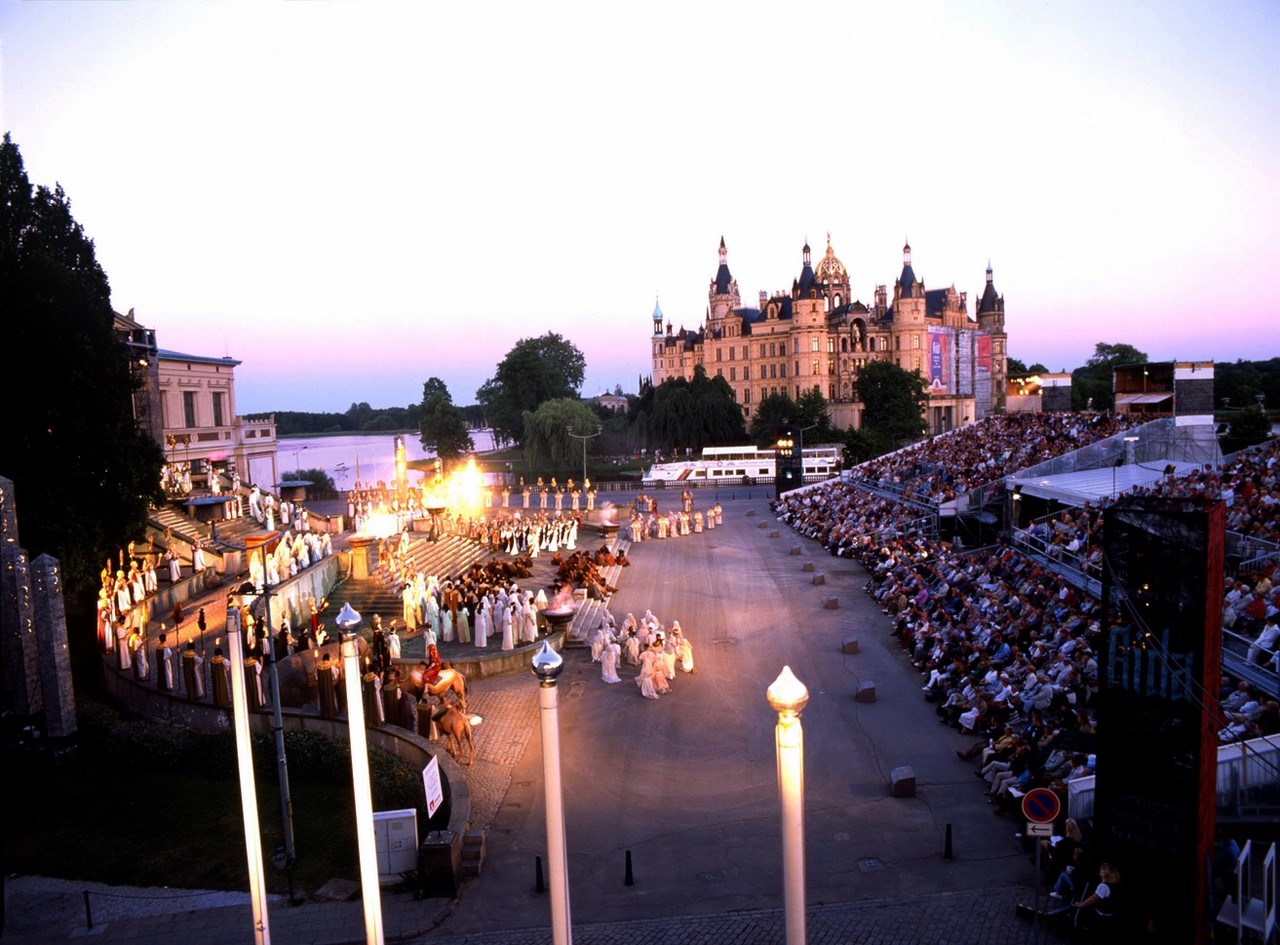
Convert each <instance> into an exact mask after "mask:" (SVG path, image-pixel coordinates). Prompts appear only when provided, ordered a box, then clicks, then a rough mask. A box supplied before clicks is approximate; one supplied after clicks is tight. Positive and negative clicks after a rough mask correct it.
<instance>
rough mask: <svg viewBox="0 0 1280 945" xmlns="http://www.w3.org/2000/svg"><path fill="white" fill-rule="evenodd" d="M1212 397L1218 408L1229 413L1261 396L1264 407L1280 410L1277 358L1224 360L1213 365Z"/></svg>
mask: <svg viewBox="0 0 1280 945" xmlns="http://www.w3.org/2000/svg"><path fill="white" fill-rule="evenodd" d="M1214 368H1215V369H1214V375H1213V388H1214V396H1216V397H1217V398H1218V402H1217V404H1215V406H1217V407H1223V400H1224V399H1225V400H1226V405H1225V409H1226V410H1228V411H1231V412H1234V411H1236V410H1239V409H1241V408H1244V407H1248V406H1250V405H1251V404H1252V405H1256V404H1257V403H1258V395H1259V394H1261V395H1262V402H1263V406H1264V407H1265V408H1269V409H1271V410H1276V409H1280V357H1278V358H1269V359H1267V360H1266V361H1236V362H1235V363H1231V362H1223V363H1221V364H1217V365H1215V366H1214Z"/></svg>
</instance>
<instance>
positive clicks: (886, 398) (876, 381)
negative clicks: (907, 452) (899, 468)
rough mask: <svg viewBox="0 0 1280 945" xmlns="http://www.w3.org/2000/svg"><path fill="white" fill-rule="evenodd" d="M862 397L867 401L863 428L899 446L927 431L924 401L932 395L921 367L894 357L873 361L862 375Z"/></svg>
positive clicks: (859, 387)
mask: <svg viewBox="0 0 1280 945" xmlns="http://www.w3.org/2000/svg"><path fill="white" fill-rule="evenodd" d="M857 387H858V399H860V400H861V401H862V403H863V405H864V410H863V414H862V428H863V429H864V430H866V431H867V432H869V433H874V434H876V435H878V436H879V437H881V438H882V439H883V440H884V441H885V443H887V445H888V447H889V449H891V450H893V449H897V448H898V447H900V446H903V445H905V444H907V443H910V442H911V441H912V440H916V439H918V438H919V437H921V436H923V435H924V432H925V430H926V429H927V427H926V425H925V420H924V405H925V403H926V402H927V401H928V399H929V394H928V391H927V389H926V388H925V381H924V378H923V377H922V376H921V375H920V372H919V371H907V370H905V369H903V368H901V367H899V366H898V365H896V364H894V363H893V362H892V361H872V362H871V363H870V364H868V365H867V366H866V367H864V368H863V369H862V371H861V373H859V375H858V382H857Z"/></svg>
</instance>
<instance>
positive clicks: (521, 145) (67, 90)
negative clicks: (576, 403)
mask: <svg viewBox="0 0 1280 945" xmlns="http://www.w3.org/2000/svg"><path fill="white" fill-rule="evenodd" d="M0 42H2V43H3V62H2V64H0V77H2V79H3V92H2V95H3V97H2V99H0V117H2V118H3V128H4V130H7V131H9V132H10V133H11V134H12V135H13V139H14V141H15V142H16V144H17V145H18V147H19V148H20V149H21V152H22V155H23V158H24V160H25V162H26V168H27V173H28V175H29V176H30V178H31V180H32V182H33V183H37V184H46V185H50V186H52V185H53V184H54V183H55V182H60V183H61V184H62V185H63V187H64V188H65V189H66V192H67V195H68V197H69V198H70V200H71V206H72V212H73V214H74V215H75V217H76V219H77V220H78V221H79V222H80V223H81V224H82V225H83V226H84V228H85V230H86V232H87V233H88V235H89V236H90V237H92V238H93V239H94V241H95V243H96V246H97V252H98V259H99V261H100V262H101V264H102V266H103V268H104V269H105V270H106V272H107V275H108V277H109V279H110V281H111V286H112V302H113V305H114V307H115V308H116V309H117V310H118V311H121V312H125V311H128V310H129V309H131V308H132V309H134V310H135V315H136V317H137V318H138V320H139V321H140V322H142V323H143V324H144V325H148V326H150V327H153V328H155V329H156V332H157V336H158V341H159V344H160V346H161V347H162V348H167V349H171V350H175V351H180V352H184V353H193V354H205V355H213V356H222V355H230V356H231V357H233V358H236V359H238V360H240V361H242V362H243V364H242V365H241V366H240V368H238V369H237V372H236V391H237V393H236V399H237V404H236V407H237V411H238V412H239V413H251V412H259V411H268V410H317V411H318V410H339V411H340V410H345V409H346V408H347V407H348V406H349V405H350V404H351V403H352V402H354V401H367V402H369V403H370V404H372V405H374V406H375V407H380V406H393V405H399V406H403V405H407V404H409V403H415V402H417V401H419V400H420V399H421V397H422V384H423V382H424V381H425V380H426V379H427V378H429V377H432V376H435V377H440V378H441V379H443V380H444V381H445V382H446V384H448V386H449V389H450V392H451V393H452V395H453V399H454V402H455V403H457V404H459V405H465V404H470V403H474V402H475V392H476V389H477V388H478V387H479V386H480V385H481V384H482V383H483V382H484V381H485V380H486V379H487V378H488V377H490V376H492V375H493V373H494V368H495V365H496V364H497V362H498V361H499V360H501V358H502V357H503V355H505V354H506V352H507V351H508V350H509V349H510V348H511V346H512V345H513V344H515V342H516V341H518V340H519V339H521V338H526V337H533V336H537V335H541V334H543V333H545V332H548V331H553V332H558V333H560V334H561V335H563V336H565V337H566V338H568V339H569V340H571V341H573V342H574V343H575V344H576V345H577V346H578V347H579V348H580V349H581V350H582V352H583V353H584V355H585V357H586V362H587V369H586V382H585V383H584V385H583V390H582V393H583V394H584V395H588V396H590V395H594V394H597V393H600V392H601V391H604V390H612V389H613V387H614V386H615V385H621V386H622V388H623V389H624V390H626V391H634V390H635V389H636V383H637V377H638V376H639V375H641V374H644V375H647V374H648V373H649V361H648V352H649V344H648V339H649V337H650V333H651V330H652V327H651V326H652V321H651V318H650V316H651V313H652V311H653V307H654V302H655V299H656V300H657V301H659V302H660V304H661V307H662V310H663V312H664V313H665V315H666V317H667V318H668V319H669V320H670V321H671V322H672V323H673V324H674V325H675V327H676V328H680V327H681V326H684V327H688V328H696V327H697V326H698V325H700V324H701V322H702V319H703V317H704V315H705V309H706V304H707V294H706V293H707V286H708V282H709V281H710V280H711V279H712V278H713V277H714V275H715V271H716V265H717V247H718V245H719V241H720V238H721V236H722V235H723V236H724V239H725V242H726V244H727V247H728V252H729V266H730V269H731V270H732V272H733V275H734V276H735V278H737V280H738V284H739V287H740V289H741V292H742V298H743V302H744V304H748V305H755V304H756V302H757V300H758V296H759V293H760V291H761V290H762V289H763V290H766V291H768V292H770V293H772V292H774V291H776V290H780V289H789V288H790V286H791V283H792V280H793V279H795V278H796V276H797V275H798V274H799V272H800V266H801V247H802V246H803V244H804V243H805V241H806V240H808V241H809V243H810V244H811V246H812V247H813V252H814V259H815V261H816V260H817V259H818V258H820V257H821V255H822V253H823V252H824V251H825V248H826V239H827V234H828V233H830V234H831V241H832V245H833V247H834V249H835V251H836V254H837V255H838V256H839V257H840V258H841V260H842V261H843V262H844V264H845V266H846V267H847V268H848V269H849V272H850V278H851V282H852V285H853V293H854V295H855V297H860V298H861V299H862V300H863V301H864V302H870V301H871V300H872V296H873V294H874V291H875V287H876V285H878V284H885V283H891V282H892V281H893V280H894V278H895V277H896V276H897V275H898V273H899V271H900V269H901V265H902V255H901V252H902V244H903V240H904V238H907V239H909V240H910V242H911V246H912V249H913V265H914V269H915V272H916V274H917V275H918V276H919V278H921V279H922V280H923V281H924V282H925V284H926V286H927V287H929V288H944V287H946V286H948V285H953V284H954V285H955V286H956V288H957V289H958V290H960V291H965V292H968V293H969V308H970V311H971V312H972V310H973V303H974V301H975V300H976V298H977V296H978V295H979V294H980V293H981V289H982V286H983V279H984V271H985V269H986V266H987V263H988V261H990V262H991V265H992V267H993V269H994V273H995V284H996V287H997V289H998V290H999V291H1000V292H1001V293H1002V294H1003V295H1004V296H1005V302H1006V311H1007V329H1008V333H1009V352H1010V354H1011V355H1012V356H1013V357H1017V358H1020V359H1022V360H1023V361H1025V362H1027V363H1028V364H1030V363H1033V362H1036V361H1040V362H1044V363H1045V364H1046V365H1047V366H1048V367H1049V368H1050V369H1051V370H1058V369H1060V368H1066V369H1068V370H1069V369H1070V368H1072V367H1076V366H1079V365H1080V364H1082V363H1083V362H1084V361H1085V360H1086V359H1087V358H1088V357H1089V355H1090V354H1091V353H1092V352H1093V349H1094V346H1095V344H1096V343H1098V342H1108V343H1121V342H1123V343H1129V344H1133V345H1135V346H1136V347H1138V348H1139V349H1141V350H1143V351H1145V352H1147V353H1148V354H1149V355H1150V356H1151V357H1152V359H1155V360H1167V359H1173V358H1180V359H1188V360H1189V359H1214V360H1218V361H1234V360H1236V359H1238V358H1263V357H1274V356H1276V355H1278V354H1280V332H1278V331H1277V327H1276V326H1277V325H1278V324H1280V306H1278V305H1277V303H1276V294H1275V290H1274V286H1273V283H1274V282H1275V279H1276V270H1277V263H1280V68H1277V66H1276V62H1275V50H1276V49H1277V48H1280V4H1277V3H1276V2H1274V0H1255V2H1231V0H1228V2H1222V3H1217V2H1207V0H1206V2H1201V3H1185V2H1166V3H1146V4H1139V3H1134V4H1129V3H1113V2H1104V3H1093V2H1081V3H1035V4H1032V3H1025V2H1010V3H910V2H906V3H900V4H899V3H888V2H884V3H875V4H869V3H857V2H848V0H845V2H838V3H830V4H825V3H807V4H781V3H771V4H750V5H747V4H698V3H687V2H684V3H663V2H652V3H647V4H643V5H634V4H633V5H623V6H618V5H615V4H601V3H582V4H561V3H540V4H533V3H514V2H513V3H504V2H497V3H488V4H483V5H481V4H465V3H459V4H440V3H430V4H413V5H410V4H408V3H379V2H360V3H354V2H331V3H235V4H230V3H201V4H195V3H150V2H145V0H139V2H134V3H79V2H76V3H63V2H43V3H14V2H11V0H0Z"/></svg>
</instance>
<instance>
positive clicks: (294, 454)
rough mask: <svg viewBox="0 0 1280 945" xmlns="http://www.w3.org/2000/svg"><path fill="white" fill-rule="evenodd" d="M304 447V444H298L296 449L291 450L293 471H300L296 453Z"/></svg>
mask: <svg viewBox="0 0 1280 945" xmlns="http://www.w3.org/2000/svg"><path fill="white" fill-rule="evenodd" d="M306 448H307V447H305V446H299V447H298V448H297V449H296V450H294V451H293V471H294V472H295V473H296V472H301V470H300V469H299V468H298V454H299V453H301V452H302V451H303V450H305V449H306Z"/></svg>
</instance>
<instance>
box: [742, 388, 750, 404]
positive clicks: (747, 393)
mask: <svg viewBox="0 0 1280 945" xmlns="http://www.w3.org/2000/svg"><path fill="white" fill-rule="evenodd" d="M742 402H743V403H744V404H749V403H751V388H750V387H748V388H746V389H745V390H744V391H743V392H742Z"/></svg>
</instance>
